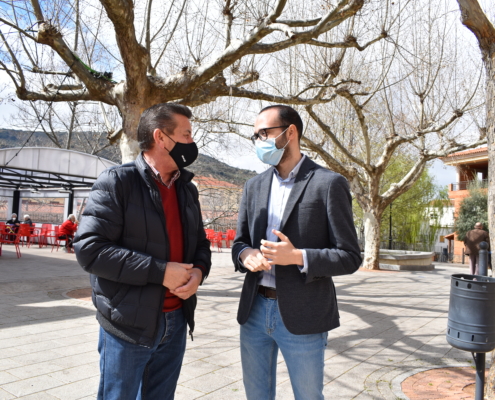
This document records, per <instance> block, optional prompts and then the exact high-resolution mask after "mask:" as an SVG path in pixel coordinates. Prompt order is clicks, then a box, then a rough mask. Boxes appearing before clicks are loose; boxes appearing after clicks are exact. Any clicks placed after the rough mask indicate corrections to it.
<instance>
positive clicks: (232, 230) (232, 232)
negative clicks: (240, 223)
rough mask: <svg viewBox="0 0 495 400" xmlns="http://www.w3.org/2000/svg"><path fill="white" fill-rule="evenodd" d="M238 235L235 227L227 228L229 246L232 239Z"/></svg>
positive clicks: (226, 234) (226, 236)
mask: <svg viewBox="0 0 495 400" xmlns="http://www.w3.org/2000/svg"><path fill="white" fill-rule="evenodd" d="M235 235H236V231H235V230H234V229H227V232H225V240H226V243H227V247H229V248H230V241H232V242H233V241H234V239H235Z"/></svg>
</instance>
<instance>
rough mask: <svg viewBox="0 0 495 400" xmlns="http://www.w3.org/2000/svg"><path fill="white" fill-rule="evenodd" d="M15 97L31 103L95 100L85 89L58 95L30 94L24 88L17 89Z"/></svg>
mask: <svg viewBox="0 0 495 400" xmlns="http://www.w3.org/2000/svg"><path fill="white" fill-rule="evenodd" d="M16 94H17V97H19V99H21V100H31V101H37V100H42V101H50V102H51V101H53V102H62V101H83V100H96V99H95V98H94V97H93V96H92V95H91V94H90V93H89V92H88V91H87V90H86V89H83V90H76V91H73V90H71V91H59V92H58V93H57V92H55V93H53V92H51V91H47V92H31V91H29V90H27V89H25V88H18V89H17V90H16Z"/></svg>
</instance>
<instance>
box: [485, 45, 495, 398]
mask: <svg viewBox="0 0 495 400" xmlns="http://www.w3.org/2000/svg"><path fill="white" fill-rule="evenodd" d="M491 47H492V51H491V53H490V54H488V55H487V57H486V59H485V68H486V83H487V85H486V128H487V139H488V159H489V163H488V224H489V229H490V233H491V234H490V242H491V243H490V245H491V248H492V249H493V248H495V247H494V246H495V218H494V216H495V197H494V196H495V146H494V142H495V42H494V43H493V44H492V46H491ZM490 358H491V364H490V371H489V373H488V379H487V381H486V395H487V398H488V399H489V400H495V352H492V353H491V357H490Z"/></svg>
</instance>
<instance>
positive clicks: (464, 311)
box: [447, 274, 495, 353]
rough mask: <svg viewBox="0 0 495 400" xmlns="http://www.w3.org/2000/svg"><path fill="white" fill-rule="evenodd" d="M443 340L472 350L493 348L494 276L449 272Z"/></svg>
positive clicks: (486, 350)
mask: <svg viewBox="0 0 495 400" xmlns="http://www.w3.org/2000/svg"><path fill="white" fill-rule="evenodd" d="M447 341H448V342H449V343H450V345H452V346H454V347H457V348H458V349H461V350H465V351H470V352H473V353H487V352H489V351H492V350H493V349H495V279H494V278H489V277H486V276H480V275H466V274H455V275H452V279H451V286H450V304H449V320H448V327H447Z"/></svg>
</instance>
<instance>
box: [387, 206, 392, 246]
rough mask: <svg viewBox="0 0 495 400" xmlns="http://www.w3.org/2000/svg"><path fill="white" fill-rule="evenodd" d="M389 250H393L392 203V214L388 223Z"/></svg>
mask: <svg viewBox="0 0 495 400" xmlns="http://www.w3.org/2000/svg"><path fill="white" fill-rule="evenodd" d="M388 249H389V250H392V203H390V214H389V221H388Z"/></svg>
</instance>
